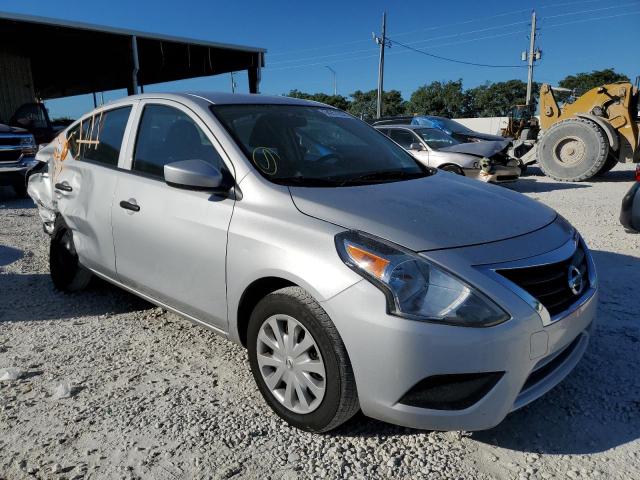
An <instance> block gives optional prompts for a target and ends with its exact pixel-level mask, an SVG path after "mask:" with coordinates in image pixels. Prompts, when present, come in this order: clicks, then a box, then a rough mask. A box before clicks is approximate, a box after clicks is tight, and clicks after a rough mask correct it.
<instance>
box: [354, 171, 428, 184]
mask: <svg viewBox="0 0 640 480" xmlns="http://www.w3.org/2000/svg"><path fill="white" fill-rule="evenodd" d="M428 175H429V172H428V171H425V172H407V171H405V170H387V171H381V172H369V173H364V174H362V175H358V176H356V177H351V178H347V179H345V180H343V181H342V183H341V185H356V184H359V183H374V182H384V181H386V180H409V179H412V178H421V177H426V176H428Z"/></svg>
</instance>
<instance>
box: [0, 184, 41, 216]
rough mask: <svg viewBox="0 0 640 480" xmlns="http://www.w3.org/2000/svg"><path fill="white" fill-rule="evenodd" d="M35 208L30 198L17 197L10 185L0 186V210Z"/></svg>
mask: <svg viewBox="0 0 640 480" xmlns="http://www.w3.org/2000/svg"><path fill="white" fill-rule="evenodd" d="M26 208H36V204H35V203H33V200H31V198H19V197H16V195H15V193H13V189H12V188H10V187H2V186H0V210H22V209H26Z"/></svg>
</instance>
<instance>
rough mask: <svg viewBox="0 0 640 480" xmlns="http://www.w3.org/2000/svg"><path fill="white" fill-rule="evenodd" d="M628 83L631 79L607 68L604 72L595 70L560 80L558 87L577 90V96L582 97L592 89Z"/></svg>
mask: <svg viewBox="0 0 640 480" xmlns="http://www.w3.org/2000/svg"><path fill="white" fill-rule="evenodd" d="M628 81H629V77H627V76H626V75H623V74H621V73H617V72H616V71H615V70H614V69H613V68H605V69H604V70H594V71H592V72H591V73H588V72H582V73H576V74H575V75H568V76H566V77H564V78H563V79H562V80H560V82H558V85H559V86H561V87H563V88H570V89H571V90H574V89H575V91H576V94H577V95H582V94H583V93H585V92H587V91H589V90H591V89H592V88H595V87H599V86H601V85H606V84H607V83H613V82H628Z"/></svg>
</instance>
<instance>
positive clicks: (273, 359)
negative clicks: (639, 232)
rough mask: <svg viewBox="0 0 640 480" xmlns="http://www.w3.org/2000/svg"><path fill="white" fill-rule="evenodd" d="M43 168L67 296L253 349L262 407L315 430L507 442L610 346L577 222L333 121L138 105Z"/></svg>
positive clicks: (112, 108) (240, 107) (289, 112)
mask: <svg viewBox="0 0 640 480" xmlns="http://www.w3.org/2000/svg"><path fill="white" fill-rule="evenodd" d="M37 158H38V159H39V160H40V161H42V162H46V163H47V165H48V170H47V171H46V172H43V173H37V174H35V175H33V176H32V177H31V179H30V182H29V192H30V194H31V196H32V197H33V198H34V199H35V200H36V202H37V204H38V207H39V209H40V214H41V217H42V219H43V223H44V226H45V230H46V231H47V232H48V233H50V235H51V246H50V269H51V277H52V280H53V283H54V285H55V286H56V288H58V289H60V290H63V291H67V292H72V291H77V290H80V289H82V288H83V287H85V286H87V284H88V283H89V281H90V280H91V277H92V276H93V275H95V276H98V277H101V278H103V279H105V280H107V281H109V282H112V283H113V284H115V285H118V286H120V287H122V288H123V289H125V290H128V291H130V292H133V293H134V294H136V295H139V296H140V297H142V298H145V299H147V300H149V301H150V302H153V303H155V304H157V305H160V306H162V307H164V308H167V309H169V310H171V311H173V312H176V313H178V314H180V315H183V316H184V317H186V318H188V319H190V320H192V321H193V322H196V323H198V324H200V325H203V326H206V327H208V328H210V329H211V330H213V331H215V332H218V333H219V334H221V335H224V336H226V337H227V338H229V339H230V340H232V341H234V342H237V343H238V344H240V345H243V346H245V347H246V348H247V350H248V357H249V365H250V368H251V371H252V372H253V376H254V378H255V381H256V383H257V385H258V388H259V390H260V392H261V393H262V395H263V396H264V398H265V400H266V402H267V403H268V404H269V405H270V407H271V408H272V409H273V410H274V411H275V412H276V413H277V414H278V415H279V416H280V417H282V418H283V419H285V420H286V421H287V422H289V423H290V424H291V425H294V426H296V427H298V428H301V429H304V430H308V431H314V432H323V431H327V430H331V429H333V428H335V427H337V426H338V425H340V424H341V423H343V422H345V421H346V420H348V419H349V418H350V417H351V416H352V415H353V414H354V413H355V412H356V411H358V409H362V411H363V412H364V414H365V415H369V416H371V417H374V418H377V419H380V420H384V421H387V422H392V423H396V424H399V425H405V426H410V427H415V428H425V429H438V430H448V429H455V430H459V429H465V430H478V429H486V428H490V427H492V426H494V425H496V424H498V423H499V422H500V421H502V419H504V417H505V416H506V415H507V414H508V413H509V412H511V411H513V410H515V409H517V408H520V407H522V406H523V405H526V404H527V403H529V402H531V401H533V400H535V399H536V398H538V397H540V396H541V395H543V394H544V393H546V392H547V391H549V390H550V389H551V388H552V387H554V386H555V385H557V384H558V383H559V382H560V381H561V380H562V379H563V378H564V377H565V376H566V375H567V374H568V373H569V372H570V371H571V370H572V369H573V368H574V367H575V365H576V364H577V363H578V361H579V360H580V358H581V357H582V355H583V353H584V351H585V349H586V347H587V344H588V342H589V338H590V336H591V335H592V332H593V325H594V319H595V313H596V307H597V300H596V298H597V279H596V271H595V268H594V265H593V261H592V259H591V255H590V254H589V250H588V248H587V246H586V245H585V243H584V241H583V240H582V238H581V237H580V235H579V234H578V232H577V231H576V230H575V229H574V228H573V227H572V226H571V225H569V224H568V223H567V222H566V221H565V220H564V219H563V218H562V217H560V216H558V215H557V214H556V213H555V212H554V211H553V210H551V209H549V208H547V207H545V206H543V205H542V204H540V203H538V202H536V201H533V200H530V199H528V198H526V197H525V196H523V195H520V194H519V193H516V192H512V191H510V190H506V189H502V188H498V187H496V186H493V185H487V184H483V183H480V182H477V181H474V180H470V179H468V178H465V177H462V176H456V175H449V174H445V173H443V172H440V171H438V170H437V169H433V168H430V167H426V166H424V165H423V164H422V163H421V162H419V161H417V160H416V159H415V158H414V157H412V156H411V155H409V154H408V153H407V152H406V151H405V150H403V149H402V148H401V147H399V146H398V145H397V144H396V143H394V142H392V141H391V140H390V139H388V138H387V137H385V136H384V135H381V134H380V133H379V132H377V131H376V130H375V129H373V128H372V127H370V126H369V125H367V124H365V123H364V122H362V121H360V120H358V119H356V118H354V117H352V116H351V115H348V114H347V113H345V112H343V111H340V110H337V109H335V108H332V107H329V106H326V105H322V104H318V103H315V102H309V101H304V100H297V99H292V98H286V97H268V96H259V95H240V94H234V95H232V94H215V93H189V94H145V95H139V96H133V97H128V98H125V99H122V100H119V101H116V102H113V103H111V104H108V105H104V106H102V107H100V108H98V109H97V110H94V111H93V112H91V113H89V114H87V115H85V116H83V117H82V118H81V119H80V120H79V121H77V122H75V123H74V124H72V125H71V126H70V127H69V128H67V129H66V130H65V131H64V132H63V133H61V134H60V135H59V136H58V137H57V138H56V140H54V141H53V142H52V143H51V144H50V145H48V146H47V147H46V148H44V149H43V150H41V151H40V152H39V153H38V156H37ZM504 203H508V204H509V208H506V209H494V208H486V206H487V205H496V204H497V205H500V204H504Z"/></svg>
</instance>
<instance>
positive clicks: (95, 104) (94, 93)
mask: <svg viewBox="0 0 640 480" xmlns="http://www.w3.org/2000/svg"><path fill="white" fill-rule="evenodd" d="M91 93H93V108H96V107H97V106H98V100H97V99H96V92H91Z"/></svg>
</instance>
